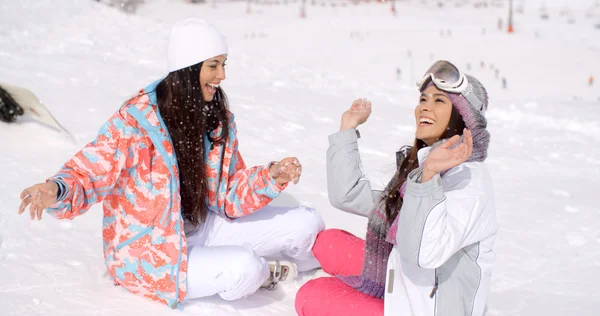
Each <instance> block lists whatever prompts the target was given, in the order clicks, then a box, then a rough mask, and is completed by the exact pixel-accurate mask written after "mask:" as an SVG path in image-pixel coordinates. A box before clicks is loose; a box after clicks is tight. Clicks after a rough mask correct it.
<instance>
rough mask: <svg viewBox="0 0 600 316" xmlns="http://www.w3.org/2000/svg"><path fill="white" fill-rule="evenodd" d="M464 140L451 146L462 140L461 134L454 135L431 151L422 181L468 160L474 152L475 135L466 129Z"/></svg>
mask: <svg viewBox="0 0 600 316" xmlns="http://www.w3.org/2000/svg"><path fill="white" fill-rule="evenodd" d="M463 136H464V138H463V141H462V142H461V143H460V144H458V145H457V146H456V147H454V148H450V147H452V146H454V145H456V143H458V141H459V140H460V136H459V135H454V136H453V137H452V138H450V139H448V141H446V142H445V143H443V144H442V145H440V146H439V147H437V148H435V149H434V150H432V151H431V152H430V153H429V156H428V157H427V159H426V160H425V164H424V165H423V177H422V179H421V182H427V181H429V180H430V179H431V178H433V177H434V176H435V175H436V174H438V173H440V172H443V171H446V170H448V169H451V168H454V167H456V166H458V165H460V164H461V163H463V162H465V161H467V159H469V157H471V154H472V153H473V135H472V134H471V131H470V130H468V129H466V128H465V130H464V132H463Z"/></svg>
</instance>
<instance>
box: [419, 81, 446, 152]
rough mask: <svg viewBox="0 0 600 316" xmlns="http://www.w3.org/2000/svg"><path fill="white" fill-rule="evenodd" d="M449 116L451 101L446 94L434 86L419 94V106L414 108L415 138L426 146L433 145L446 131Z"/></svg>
mask: <svg viewBox="0 0 600 316" xmlns="http://www.w3.org/2000/svg"><path fill="white" fill-rule="evenodd" d="M451 115H452V101H450V99H449V98H448V96H447V95H446V93H444V92H443V91H440V90H438V88H436V87H435V86H434V85H432V86H430V87H428V88H427V89H425V90H424V91H423V92H422V93H421V97H420V100H419V105H417V107H416V108H415V119H416V123H417V132H416V133H415V137H416V138H417V139H420V140H422V141H423V142H425V144H427V146H431V145H433V144H434V143H435V142H436V141H438V140H439V139H440V137H441V136H442V134H444V131H446V128H447V127H448V123H449V122H450V116H451Z"/></svg>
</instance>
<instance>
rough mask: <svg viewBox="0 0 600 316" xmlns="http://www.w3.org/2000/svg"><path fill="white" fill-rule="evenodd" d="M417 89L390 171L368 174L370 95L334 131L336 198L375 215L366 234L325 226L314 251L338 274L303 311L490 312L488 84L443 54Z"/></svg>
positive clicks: (315, 286) (492, 225)
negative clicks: (406, 142)
mask: <svg viewBox="0 0 600 316" xmlns="http://www.w3.org/2000/svg"><path fill="white" fill-rule="evenodd" d="M418 87H419V91H420V92H421V95H420V99H419V104H418V105H417V107H416V108H415V113H414V114H415V121H416V124H417V130H416V135H415V136H416V139H415V141H414V145H413V146H405V147H403V148H402V149H401V150H400V151H399V152H398V154H397V162H396V165H395V166H394V167H393V168H392V169H391V170H388V171H389V172H387V173H386V172H385V171H384V172H380V173H379V174H378V175H376V176H374V177H373V176H370V175H364V174H363V172H362V164H361V161H360V154H359V151H358V145H357V140H358V138H359V137H360V135H359V134H358V131H357V130H356V128H357V127H358V125H360V124H362V123H364V122H366V121H367V119H368V117H369V115H370V112H371V108H370V106H371V105H370V103H369V102H367V101H365V100H357V101H355V102H354V104H353V106H352V108H351V109H350V110H348V111H346V112H345V113H344V115H343V116H342V126H341V128H340V132H339V133H336V134H333V135H330V136H329V141H330V147H329V149H328V151H327V175H328V177H327V178H328V191H329V198H330V201H331V203H332V205H333V206H335V207H336V208H339V209H341V210H343V211H347V212H351V213H355V214H359V215H363V216H366V217H369V222H368V229H367V238H366V242H365V241H363V240H361V239H360V238H358V237H355V236H352V235H350V234H349V233H347V232H344V231H341V230H335V229H330V230H326V231H323V232H321V234H320V235H319V236H318V237H317V241H316V242H315V246H314V247H313V252H314V254H315V256H316V257H317V259H318V260H319V261H320V263H321V265H322V266H323V269H324V270H325V272H327V273H329V274H331V275H334V276H335V277H329V278H320V279H316V280H312V281H310V282H308V283H307V284H305V285H304V286H303V287H302V288H301V289H300V291H299V292H298V294H297V297H296V310H297V312H298V314H299V315H306V316H308V315H346V316H352V315H360V316H370V315H382V314H384V311H385V315H438V316H445V315H450V316H460V315H470V316H471V315H473V316H474V315H483V313H484V310H485V305H486V301H487V295H488V292H489V283H490V276H491V270H492V267H493V265H494V262H495V255H494V240H495V236H496V232H497V222H496V216H495V208H494V192H493V188H492V182H491V178H490V176H489V173H488V171H487V168H486V166H485V164H484V163H483V161H484V160H485V158H486V157H487V148H488V145H489V139H490V135H489V133H488V132H487V130H486V127H487V122H486V119H485V116H484V115H485V111H486V109H487V105H488V96H487V92H486V90H485V88H484V87H483V86H482V85H481V83H480V82H479V81H478V80H476V79H475V78H473V77H471V76H468V75H465V74H463V73H461V72H460V71H459V70H458V69H457V68H456V67H455V66H454V65H452V64H451V63H449V62H447V61H438V62H436V63H435V64H434V65H433V66H432V67H431V68H430V69H429V70H428V71H427V72H426V74H425V75H424V76H423V78H422V79H421V80H420V81H419V82H418ZM394 170H395V173H394ZM390 179H391V180H390ZM382 193H383V194H382ZM324 303H325V304H324Z"/></svg>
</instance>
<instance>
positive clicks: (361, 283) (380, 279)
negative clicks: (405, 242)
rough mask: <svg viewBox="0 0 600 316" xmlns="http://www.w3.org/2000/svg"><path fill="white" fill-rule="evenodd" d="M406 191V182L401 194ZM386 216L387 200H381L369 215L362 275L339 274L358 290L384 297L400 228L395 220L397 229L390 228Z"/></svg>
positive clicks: (340, 277)
mask: <svg viewBox="0 0 600 316" xmlns="http://www.w3.org/2000/svg"><path fill="white" fill-rule="evenodd" d="M404 191H406V182H404V184H402V187H400V192H399V193H400V196H402V197H404ZM386 218H387V216H386V215H385V202H380V203H378V204H377V206H376V207H375V209H373V211H372V212H371V215H370V216H369V222H368V224H367V240H366V245H365V257H364V259H363V267H362V271H361V273H360V275H357V276H343V275H338V276H337V277H338V278H339V279H340V280H342V281H343V282H344V283H346V284H348V285H350V286H351V287H353V288H355V289H356V290H358V291H361V292H363V293H365V294H369V295H371V296H374V297H377V298H383V293H384V290H385V275H386V273H387V263H388V258H389V256H390V252H391V251H392V248H393V247H394V244H396V231H395V230H397V229H398V222H397V221H395V222H394V224H395V226H396V228H395V230H390V225H389V224H388V222H387V220H386ZM392 233H393V236H392Z"/></svg>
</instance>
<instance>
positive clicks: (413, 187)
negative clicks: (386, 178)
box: [406, 167, 443, 196]
mask: <svg viewBox="0 0 600 316" xmlns="http://www.w3.org/2000/svg"><path fill="white" fill-rule="evenodd" d="M422 178H423V168H422V167H419V168H417V169H415V170H413V171H411V172H410V173H409V174H408V178H407V184H406V192H407V193H409V194H411V195H413V196H428V195H432V194H434V193H436V192H438V191H443V186H442V177H441V176H440V174H439V173H438V174H436V175H435V176H433V178H431V179H430V180H429V181H427V182H425V183H421V179H422Z"/></svg>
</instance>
